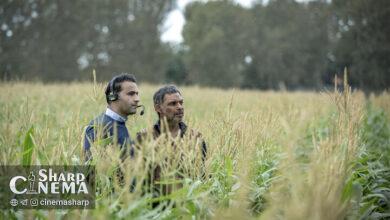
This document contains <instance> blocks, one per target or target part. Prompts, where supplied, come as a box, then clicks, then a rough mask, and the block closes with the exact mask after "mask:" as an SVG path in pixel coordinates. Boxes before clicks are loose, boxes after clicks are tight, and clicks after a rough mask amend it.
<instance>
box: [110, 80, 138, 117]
mask: <svg viewBox="0 0 390 220" xmlns="http://www.w3.org/2000/svg"><path fill="white" fill-rule="evenodd" d="M139 100H140V99H139V94H138V87H137V84H135V83H134V82H130V81H124V82H122V83H121V91H120V92H119V93H118V100H116V101H115V102H114V103H115V105H117V108H118V111H119V112H118V113H119V114H120V115H126V116H127V115H132V114H135V113H137V106H138V103H139Z"/></svg>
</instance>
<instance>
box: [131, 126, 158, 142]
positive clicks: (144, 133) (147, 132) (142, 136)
mask: <svg viewBox="0 0 390 220" xmlns="http://www.w3.org/2000/svg"><path fill="white" fill-rule="evenodd" d="M157 137H158V134H157V132H156V130H155V129H154V127H152V128H149V129H147V128H143V129H142V130H140V131H139V132H137V134H136V140H137V142H138V143H142V142H143V141H145V140H146V139H148V138H153V139H155V138H157Z"/></svg>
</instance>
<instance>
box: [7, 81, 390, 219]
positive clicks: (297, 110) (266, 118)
mask: <svg viewBox="0 0 390 220" xmlns="http://www.w3.org/2000/svg"><path fill="white" fill-rule="evenodd" d="M157 88H158V87H157V86H155V85H147V84H141V85H140V91H141V101H142V102H143V104H144V105H145V106H146V113H145V115H144V116H143V117H140V116H134V117H130V118H129V120H128V122H127V124H126V125H127V127H128V129H129V131H130V134H131V136H132V137H133V138H134V137H135V134H136V132H138V131H140V130H141V129H142V128H150V127H151V126H152V124H153V123H154V122H155V120H156V119H157V116H156V114H155V113H154V112H153V108H152V94H153V92H154V91H155V90H156V89H157ZM103 89H104V86H103V85H102V84H96V83H95V84H94V83H92V84H88V83H72V84H45V85H44V84H40V83H23V82H18V83H1V87H0V151H1V153H0V164H7V165H19V164H45V165H47V164H49V165H54V164H57V165H63V164H68V165H78V164H82V163H83V156H82V141H83V131H84V128H85V126H86V125H87V124H88V122H89V121H90V120H91V119H93V118H94V117H96V116H97V115H98V114H100V113H101V112H103V111H104V109H105V107H106V105H105V99H104V96H103ZM180 89H181V90H182V93H183V96H184V99H185V104H184V105H185V121H186V122H187V124H188V125H189V126H190V127H191V128H195V129H196V130H198V131H200V132H201V133H202V135H203V138H204V139H205V140H206V142H207V145H208V156H207V160H206V162H205V169H204V170H202V166H201V162H200V158H199V155H200V154H199V152H197V148H196V147H195V146H197V143H196V142H195V141H196V140H195V139H194V138H191V137H187V138H185V139H183V140H182V141H181V142H180V140H172V138H171V137H167V138H160V139H158V140H157V141H153V140H149V141H147V142H146V143H145V144H144V145H143V146H142V148H141V149H140V150H138V151H137V156H136V158H135V159H133V160H126V161H125V162H124V163H120V162H119V154H120V152H119V151H118V150H117V149H116V148H115V147H112V146H105V147H103V146H98V144H97V145H95V146H93V148H92V149H93V154H94V163H95V164H96V169H97V173H98V175H97V183H98V187H99V193H98V194H97V200H96V202H97V203H96V208H95V209H93V210H27V211H26V210H25V211H10V210H1V211H0V217H1V218H3V219H4V218H7V219H8V218H11V219H12V218H14V219H19V218H34V217H35V218H38V219H53V218H57V219H73V218H77V219H107V218H113V219H123V218H126V219H172V218H173V219H175V218H184V219H189V218H191V219H205V218H206V219H213V218H214V219H221V218H230V219H356V218H370V217H371V218H374V217H378V216H379V218H380V217H384V218H385V217H386V215H388V214H389V207H390V206H389V192H390V190H389V188H390V187H389V181H390V180H389V161H390V159H389V157H390V156H389V155H390V154H389V148H390V146H389V136H390V135H389V132H390V128H389V127H390V125H389V117H388V116H389V112H390V107H389V105H388V103H390V102H389V101H388V100H390V95H389V94H388V93H382V94H380V95H377V96H374V95H372V96H370V97H369V98H368V99H366V98H365V96H364V94H363V93H361V92H359V91H355V92H352V91H350V90H349V89H345V90H344V92H343V93H339V92H323V93H314V92H273V91H266V92H260V91H245V90H233V89H232V90H219V89H211V88H200V87H194V86H193V87H181V88H180ZM368 103H370V104H368ZM367 106H371V107H367ZM171 141H176V142H178V143H179V142H180V144H178V146H179V147H177V148H176V149H175V150H173V148H172V146H171V145H170V144H169V143H170V142H171ZM166 158H169V159H168V160H167V159H166ZM118 164H120V166H121V167H122V170H125V171H126V172H125V175H126V177H125V180H126V185H127V186H129V185H130V182H131V179H132V178H133V177H136V179H137V182H138V183H141V182H142V180H143V178H145V177H146V176H147V172H148V167H150V166H155V165H157V164H158V165H160V166H161V168H162V176H163V178H162V180H161V181H163V182H169V183H175V184H173V185H176V186H178V187H176V189H175V190H173V193H171V194H169V195H166V196H160V197H153V196H152V195H151V194H144V193H143V190H142V184H137V185H136V188H135V191H134V192H133V193H129V192H128V191H129V190H128V187H121V186H119V184H118V183H117V182H115V181H114V182H112V181H110V179H109V178H110V177H111V176H113V175H114V172H115V169H116V168H117V166H118ZM202 172H206V175H205V176H206V178H202V175H201V173H202ZM178 174H180V176H182V177H183V178H182V179H180V180H179V182H177V181H178V180H177V178H176V176H177V175H178ZM179 185H180V187H179ZM112 188H114V189H115V192H114V193H112ZM152 201H160V203H161V205H160V206H158V207H157V208H155V209H152V208H151V206H150V203H151V202H152ZM168 201H173V203H168ZM3 202H4V201H3ZM172 204H174V205H172ZM164 206H165V207H164Z"/></svg>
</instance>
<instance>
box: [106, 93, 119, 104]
mask: <svg viewBox="0 0 390 220" xmlns="http://www.w3.org/2000/svg"><path fill="white" fill-rule="evenodd" d="M108 100H110V101H112V102H113V101H116V100H118V94H112V93H110V94H109V95H108Z"/></svg>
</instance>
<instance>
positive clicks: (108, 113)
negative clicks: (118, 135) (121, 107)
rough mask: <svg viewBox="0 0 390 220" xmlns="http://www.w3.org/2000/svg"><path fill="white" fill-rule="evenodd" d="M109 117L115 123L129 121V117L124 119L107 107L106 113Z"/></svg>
mask: <svg viewBox="0 0 390 220" xmlns="http://www.w3.org/2000/svg"><path fill="white" fill-rule="evenodd" d="M105 114H106V115H107V116H108V117H110V118H112V119H114V120H115V121H119V122H126V120H127V117H122V116H120V115H119V114H118V113H116V112H114V111H113V110H111V109H110V108H108V107H107V109H106V113H105Z"/></svg>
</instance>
